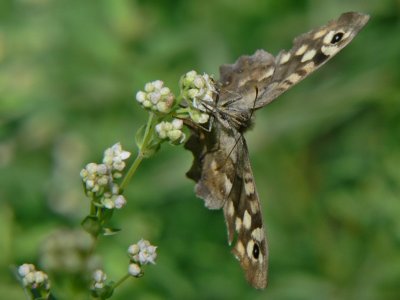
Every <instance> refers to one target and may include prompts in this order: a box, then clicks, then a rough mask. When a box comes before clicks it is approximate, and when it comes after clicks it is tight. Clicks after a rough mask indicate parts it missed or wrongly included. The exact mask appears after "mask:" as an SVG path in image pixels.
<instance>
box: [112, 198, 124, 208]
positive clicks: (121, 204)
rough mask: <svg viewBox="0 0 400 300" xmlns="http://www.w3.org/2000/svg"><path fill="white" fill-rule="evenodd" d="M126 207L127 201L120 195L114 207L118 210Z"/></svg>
mask: <svg viewBox="0 0 400 300" xmlns="http://www.w3.org/2000/svg"><path fill="white" fill-rule="evenodd" d="M125 205H126V199H125V197H124V196H122V195H119V196H117V197H116V198H115V200H114V206H115V208H117V209H121V208H122V207H124V206H125Z"/></svg>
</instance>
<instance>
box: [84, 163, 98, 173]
mask: <svg viewBox="0 0 400 300" xmlns="http://www.w3.org/2000/svg"><path fill="white" fill-rule="evenodd" d="M86 170H87V171H88V172H89V174H90V175H91V174H96V172H97V164H95V163H89V164H87V165H86Z"/></svg>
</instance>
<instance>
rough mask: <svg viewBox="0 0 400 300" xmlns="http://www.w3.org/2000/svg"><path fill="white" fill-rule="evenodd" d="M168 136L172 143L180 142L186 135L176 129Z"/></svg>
mask: <svg viewBox="0 0 400 300" xmlns="http://www.w3.org/2000/svg"><path fill="white" fill-rule="evenodd" d="M167 136H168V138H169V139H170V140H171V142H176V141H178V140H180V139H181V138H182V136H184V134H183V132H182V131H181V130H177V129H174V130H170V131H168V133H167Z"/></svg>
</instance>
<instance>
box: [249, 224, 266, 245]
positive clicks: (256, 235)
mask: <svg viewBox="0 0 400 300" xmlns="http://www.w3.org/2000/svg"><path fill="white" fill-rule="evenodd" d="M251 237H252V238H253V239H255V240H257V241H259V242H261V241H262V240H263V239H264V231H263V230H262V228H260V227H257V228H256V229H254V230H253V231H252V232H251Z"/></svg>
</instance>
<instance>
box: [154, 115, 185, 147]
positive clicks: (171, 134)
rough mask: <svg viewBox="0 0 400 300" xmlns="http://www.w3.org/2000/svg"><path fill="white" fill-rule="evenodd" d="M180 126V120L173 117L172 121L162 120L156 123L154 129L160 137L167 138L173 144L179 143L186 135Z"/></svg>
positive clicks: (181, 124)
mask: <svg viewBox="0 0 400 300" xmlns="http://www.w3.org/2000/svg"><path fill="white" fill-rule="evenodd" d="M182 127H183V121H182V120H180V119H173V120H172V122H167V121H162V122H160V123H158V124H157V125H156V127H155V130H156V133H157V135H158V136H159V138H160V139H163V140H164V139H168V140H169V141H170V142H171V143H173V144H181V143H183V141H184V140H185V137H186V136H185V134H184V133H183V131H182Z"/></svg>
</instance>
